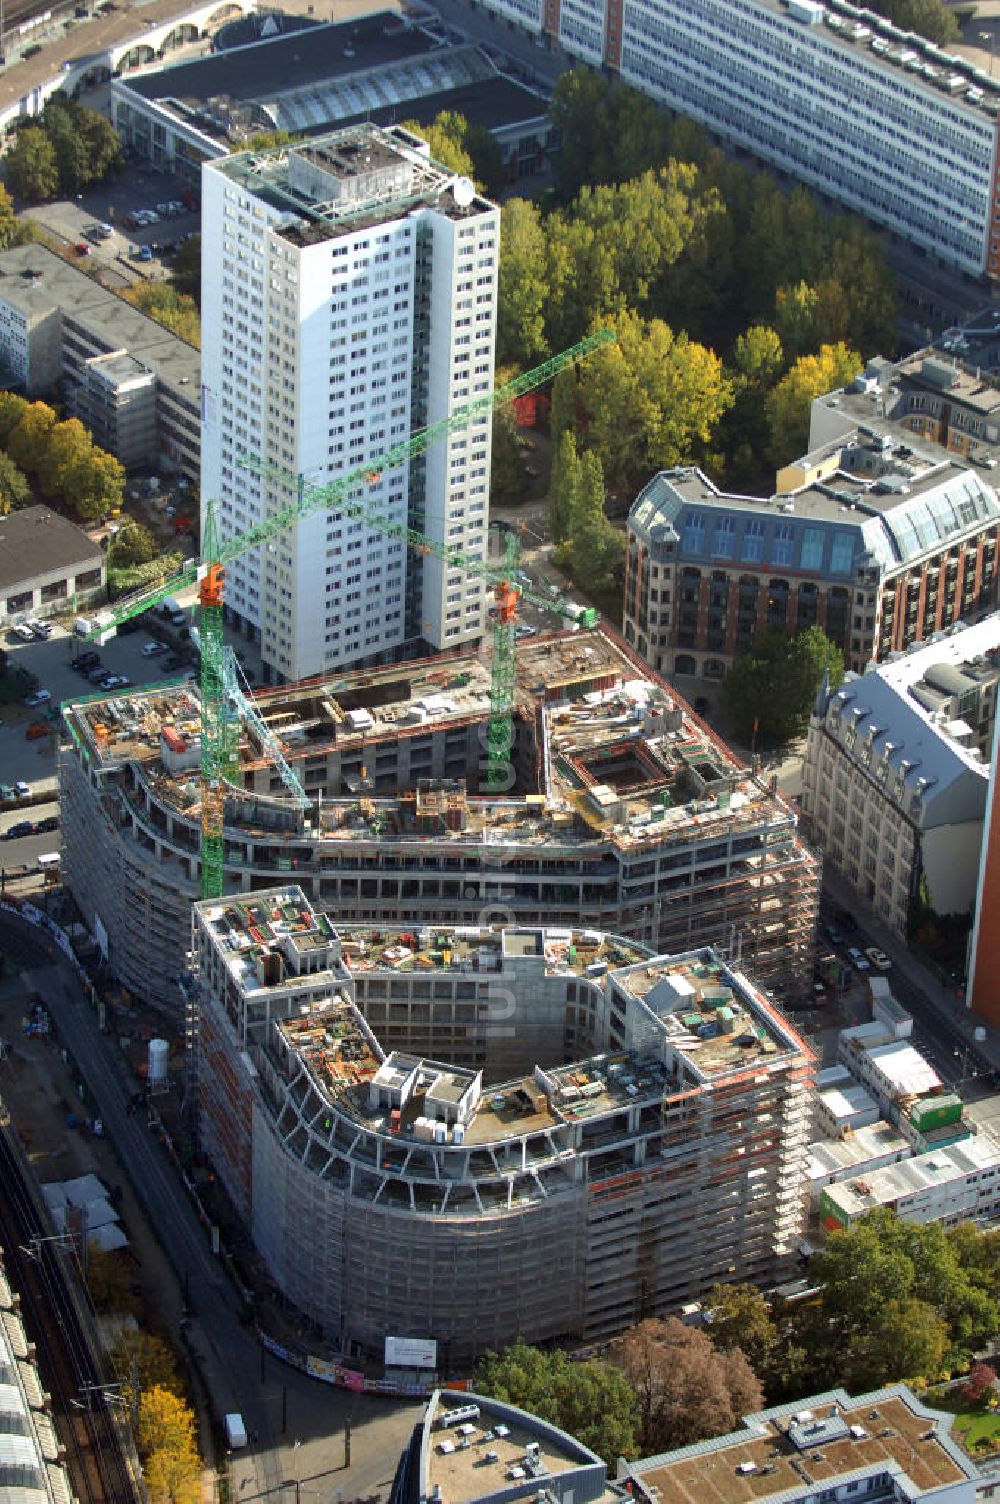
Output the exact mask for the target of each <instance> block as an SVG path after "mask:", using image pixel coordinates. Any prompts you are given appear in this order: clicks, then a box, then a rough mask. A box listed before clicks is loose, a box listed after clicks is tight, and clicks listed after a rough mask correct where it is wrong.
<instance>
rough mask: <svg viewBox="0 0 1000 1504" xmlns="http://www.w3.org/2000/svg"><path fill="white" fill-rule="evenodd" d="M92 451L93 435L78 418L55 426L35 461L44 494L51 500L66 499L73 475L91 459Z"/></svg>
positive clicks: (50, 430)
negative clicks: (73, 471) (62, 497)
mask: <svg viewBox="0 0 1000 1504" xmlns="http://www.w3.org/2000/svg"><path fill="white" fill-rule="evenodd" d="M92 448H93V444H92V443H91V438H90V434H89V433H88V432H87V430H86V429H85V428H84V426H83V424H82V423H81V422H80V419H79V418H67V419H66V420H65V421H64V422H62V423H55V424H53V425H52V427H51V428H50V429H49V432H48V435H47V438H46V441H45V445H44V447H43V448H42V449H40V450H39V452H38V455H37V457H36V460H35V471H36V474H37V476H38V483H39V485H40V486H41V488H42V495H43V496H47V497H48V498H49V499H50V500H52V499H54V498H56V497H60V496H65V494H66V485H67V481H68V479H69V476H70V473H71V472H72V470H73V469H74V468H75V467H76V466H77V465H79V464H80V463H81V462H82V461H84V460H86V459H87V458H88V457H89V455H90V451H91V449H92Z"/></svg>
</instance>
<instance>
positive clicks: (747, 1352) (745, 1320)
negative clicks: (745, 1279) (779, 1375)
mask: <svg viewBox="0 0 1000 1504" xmlns="http://www.w3.org/2000/svg"><path fill="white" fill-rule="evenodd" d="M705 1309H706V1310H707V1311H708V1312H709V1314H710V1316H711V1320H710V1322H709V1324H708V1326H707V1327H706V1332H707V1334H708V1336H709V1337H710V1338H711V1340H712V1344H713V1346H714V1347H717V1348H720V1349H721V1350H722V1351H725V1350H726V1349H727V1348H731V1347H738V1348H739V1349H740V1351H741V1352H742V1353H743V1354H744V1356H745V1357H746V1359H747V1362H748V1363H749V1364H750V1366H751V1368H752V1369H753V1371H754V1373H756V1375H757V1377H758V1378H759V1379H761V1380H763V1379H764V1378H765V1377H766V1375H767V1374H768V1372H769V1371H770V1367H771V1363H772V1360H773V1358H774V1351H775V1347H776V1346H777V1341H778V1329H777V1327H776V1326H775V1323H774V1317H773V1316H772V1314H771V1307H770V1306H769V1305H768V1302H767V1300H766V1298H765V1297H764V1296H763V1295H762V1294H761V1292H760V1291H759V1290H758V1289H757V1287H756V1285H742V1284H734V1285H713V1286H712V1288H711V1290H709V1292H708V1295H707V1296H706V1297H705Z"/></svg>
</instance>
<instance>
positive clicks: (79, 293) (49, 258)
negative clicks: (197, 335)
mask: <svg viewBox="0 0 1000 1504" xmlns="http://www.w3.org/2000/svg"><path fill="white" fill-rule="evenodd" d="M0 299H2V300H4V301H6V302H8V303H10V304H12V305H13V307H15V308H19V309H20V310H21V311H22V313H24V314H26V315H29V316H30V315H34V314H43V313H47V312H49V310H50V309H53V308H59V309H61V310H62V312H63V315H64V317H65V318H69V319H73V320H74V321H75V322H76V323H78V324H82V325H84V326H85V328H87V329H88V330H89V331H90V333H91V334H92V335H93V336H94V337H95V339H97V340H98V341H100V342H102V343H103V344H104V345H105V346H106V348H107V350H108V352H111V351H116V350H122V349H126V350H127V351H128V353H129V355H131V356H133V357H134V358H135V359H136V360H140V361H142V363H143V364H144V365H146V366H148V367H149V369H150V370H151V371H155V373H156V376H157V378H158V379H159V380H160V381H163V382H166V383H167V384H168V385H169V386H171V387H172V388H178V389H179V390H178V391H177V393H176V395H177V396H178V397H179V398H182V399H183V400H184V401H185V402H187V403H190V405H191V407H192V408H193V409H194V410H195V411H196V412H199V413H200V410H201V386H200V381H201V355H200V352H199V351H198V350H196V349H195V348H194V346H193V345H189V344H186V343H185V341H184V340H182V339H179V338H178V336H177V335H176V334H172V333H171V332H170V330H169V329H164V327H163V325H162V324H158V323H157V322H156V320H155V319H151V318H148V317H147V316H146V314H144V313H140V312H139V310H138V308H133V307H132V305H131V303H126V302H125V299H124V298H119V297H116V296H115V294H114V293H113V292H109V291H108V289H107V288H106V287H102V286H101V284H100V283H99V282H96V281H95V280H94V278H93V277H91V276H88V274H87V273H86V272H83V271H80V270H79V268H77V267H75V266H71V265H70V263H69V262H68V261H64V260H63V258H62V257H61V256H57V255H56V254H55V252H54V251H50V250H49V249H48V247H47V246H44V245H21V246H15V247H14V248H13V249H12V250H9V251H2V252H0ZM185 387H186V388H187V391H186V392H185V391H183V390H182V389H183V388H185Z"/></svg>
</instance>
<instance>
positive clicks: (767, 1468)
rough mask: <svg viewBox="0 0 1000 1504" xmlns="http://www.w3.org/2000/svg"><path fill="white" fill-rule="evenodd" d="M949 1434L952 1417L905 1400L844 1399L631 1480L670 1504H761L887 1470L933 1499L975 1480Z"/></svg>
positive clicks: (647, 1465)
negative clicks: (895, 1470)
mask: <svg viewBox="0 0 1000 1504" xmlns="http://www.w3.org/2000/svg"><path fill="white" fill-rule="evenodd" d="M929 1419H931V1420H935V1419H936V1424H930V1425H929V1423H928V1422H929ZM949 1425H950V1419H949V1418H947V1417H944V1416H941V1417H937V1418H935V1417H934V1416H933V1415H930V1416H929V1414H928V1412H926V1411H923V1407H920V1410H917V1409H916V1408H911V1406H910V1405H909V1404H907V1403H906V1402H905V1401H904V1399H902V1398H901V1397H899V1396H898V1395H894V1394H890V1395H887V1394H885V1393H884V1392H882V1393H879V1394H875V1395H867V1396H861V1397H860V1398H858V1399H856V1400H851V1399H849V1398H848V1397H847V1396H846V1395H844V1396H842V1398H841V1399H840V1400H839V1401H837V1402H833V1403H830V1402H827V1403H822V1404H817V1403H816V1402H815V1401H811V1402H810V1408H809V1409H808V1410H799V1409H798V1408H797V1407H796V1406H794V1405H790V1406H787V1407H784V1408H776V1409H774V1410H769V1411H766V1412H765V1413H764V1414H763V1415H762V1416H760V1417H748V1427H749V1434H748V1433H746V1432H735V1433H733V1434H731V1435H729V1436H721V1437H719V1438H717V1439H716V1440H715V1441H709V1442H703V1443H701V1444H699V1445H698V1446H694V1447H687V1448H684V1449H682V1450H681V1451H679V1452H677V1453H675V1454H673V1456H671V1455H670V1454H667V1455H666V1456H665V1457H663V1458H662V1459H658V1458H651V1459H649V1460H648V1461H646V1462H643V1463H639V1464H636V1465H635V1466H634V1468H633V1469H632V1472H633V1474H634V1476H635V1477H636V1478H638V1479H639V1481H640V1482H641V1485H642V1488H643V1490H644V1491H645V1492H646V1493H647V1494H648V1495H649V1496H651V1497H654V1498H657V1499H660V1498H662V1499H664V1500H670V1501H671V1504H753V1501H755V1500H759V1499H767V1498H771V1497H773V1496H781V1495H783V1494H785V1492H786V1491H787V1492H788V1494H789V1495H792V1494H793V1493H794V1494H801V1493H803V1492H804V1491H808V1492H809V1493H813V1492H815V1491H817V1490H820V1489H822V1488H824V1486H830V1485H832V1483H833V1481H834V1480H836V1479H838V1478H840V1477H841V1476H843V1475H845V1474H846V1475H853V1474H856V1473H857V1472H859V1471H861V1470H869V1471H870V1470H876V1469H880V1468H885V1467H886V1466H887V1465H889V1466H894V1467H896V1468H898V1469H900V1470H902V1472H904V1473H905V1474H906V1475H907V1476H908V1477H909V1478H910V1479H911V1480H912V1482H913V1484H914V1486H915V1488H916V1490H917V1492H918V1493H926V1492H929V1491H931V1490H933V1489H936V1488H941V1487H943V1486H944V1485H946V1484H949V1483H958V1482H961V1481H963V1480H964V1479H965V1478H967V1477H969V1476H972V1473H973V1465H972V1464H971V1463H970V1464H967V1465H965V1466H963V1464H962V1460H961V1455H960V1453H959V1452H958V1449H957V1447H955V1445H954V1443H952V1442H951V1439H950V1437H949V1435H948V1427H949ZM790 1431H792V1433H793V1434H794V1435H795V1437H796V1438H797V1440H798V1442H799V1444H798V1445H797V1444H796V1441H795V1440H793V1439H792V1436H790V1434H789V1432H790ZM845 1433H846V1434H845Z"/></svg>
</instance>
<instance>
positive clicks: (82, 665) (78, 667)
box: [69, 650, 101, 674]
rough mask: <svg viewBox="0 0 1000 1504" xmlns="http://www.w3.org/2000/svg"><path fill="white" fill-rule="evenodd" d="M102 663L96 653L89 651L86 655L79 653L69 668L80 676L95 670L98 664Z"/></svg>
mask: <svg viewBox="0 0 1000 1504" xmlns="http://www.w3.org/2000/svg"><path fill="white" fill-rule="evenodd" d="M100 661H101V660H100V658H99V657H98V656H97V654H96V653H95V652H93V651H92V650H88V651H87V652H86V653H77V655H76V657H75V658H73V659H72V660H71V661H70V665H69V666H70V668H71V669H74V670H75V671H76V673H78V674H86V673H87V672H88V671H89V670H90V669H92V668H94V666H95V665H96V664H98V663H100Z"/></svg>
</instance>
